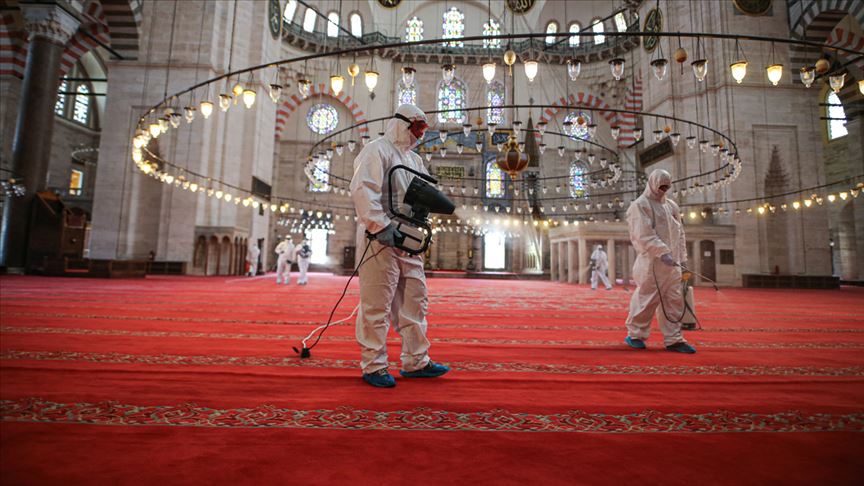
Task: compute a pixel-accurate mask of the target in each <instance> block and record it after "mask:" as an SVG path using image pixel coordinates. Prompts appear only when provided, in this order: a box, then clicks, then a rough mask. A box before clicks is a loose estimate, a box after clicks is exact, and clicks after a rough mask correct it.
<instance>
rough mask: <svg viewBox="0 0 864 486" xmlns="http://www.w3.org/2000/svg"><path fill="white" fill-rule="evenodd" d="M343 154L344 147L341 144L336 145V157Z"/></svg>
mask: <svg viewBox="0 0 864 486" xmlns="http://www.w3.org/2000/svg"><path fill="white" fill-rule="evenodd" d="M344 152H345V146H344V145H342V144H341V143H339V144H336V155H342V154H343V153H344Z"/></svg>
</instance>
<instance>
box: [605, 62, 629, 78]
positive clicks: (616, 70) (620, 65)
mask: <svg viewBox="0 0 864 486" xmlns="http://www.w3.org/2000/svg"><path fill="white" fill-rule="evenodd" d="M624 62H625V61H624V59H622V58H620V57H616V58H615V59H612V60H611V61H609V69H611V70H612V77H613V78H615V81H620V80H621V77H622V76H624Z"/></svg>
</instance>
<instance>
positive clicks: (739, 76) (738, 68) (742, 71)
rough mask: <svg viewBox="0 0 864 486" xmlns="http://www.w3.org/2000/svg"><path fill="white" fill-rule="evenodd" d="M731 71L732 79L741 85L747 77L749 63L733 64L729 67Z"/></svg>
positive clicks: (739, 62)
mask: <svg viewBox="0 0 864 486" xmlns="http://www.w3.org/2000/svg"><path fill="white" fill-rule="evenodd" d="M729 69H730V70H731V71H732V78H733V79H735V81H736V82H737V83H738V84H741V82H742V81H744V76H747V61H738V62H733V63H732V64H730V65H729Z"/></svg>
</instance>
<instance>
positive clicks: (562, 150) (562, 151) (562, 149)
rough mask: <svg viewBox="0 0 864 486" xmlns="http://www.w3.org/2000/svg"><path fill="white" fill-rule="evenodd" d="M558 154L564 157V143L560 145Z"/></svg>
mask: <svg viewBox="0 0 864 486" xmlns="http://www.w3.org/2000/svg"><path fill="white" fill-rule="evenodd" d="M558 156H559V157H564V146H563V145H559V146H558Z"/></svg>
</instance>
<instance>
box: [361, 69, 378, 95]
mask: <svg viewBox="0 0 864 486" xmlns="http://www.w3.org/2000/svg"><path fill="white" fill-rule="evenodd" d="M364 76H365V81H366V88H367V89H368V90H369V92H370V93H371V92H373V91H375V87H376V86H378V71H373V70H371V69H369V70H367V71H366V72H365V73H364Z"/></svg>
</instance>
